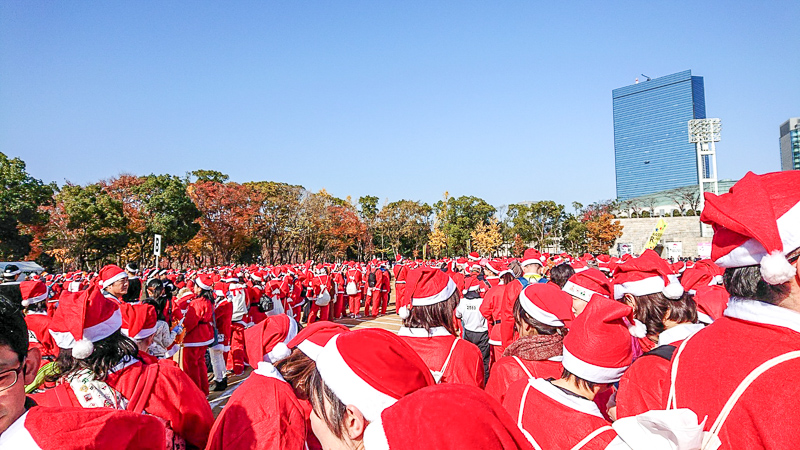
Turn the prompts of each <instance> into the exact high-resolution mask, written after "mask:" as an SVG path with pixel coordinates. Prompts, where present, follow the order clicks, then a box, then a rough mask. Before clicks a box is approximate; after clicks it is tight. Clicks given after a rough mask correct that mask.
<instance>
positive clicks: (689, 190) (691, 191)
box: [675, 186, 700, 216]
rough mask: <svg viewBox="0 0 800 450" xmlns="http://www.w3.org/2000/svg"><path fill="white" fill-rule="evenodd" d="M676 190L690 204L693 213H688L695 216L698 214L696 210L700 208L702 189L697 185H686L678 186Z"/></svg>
mask: <svg viewBox="0 0 800 450" xmlns="http://www.w3.org/2000/svg"><path fill="white" fill-rule="evenodd" d="M676 191H677V192H676V194H675V195H676V196H677V197H678V198H680V199H681V200H682V201H683V203H685V204H686V205H688V206H689V211H690V212H691V213H688V212H687V215H691V216H694V215H695V214H697V213H696V211H697V210H698V209H699V208H700V190H699V189H698V188H697V186H686V187H682V188H678V189H676Z"/></svg>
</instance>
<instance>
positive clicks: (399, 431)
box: [364, 384, 531, 450]
mask: <svg viewBox="0 0 800 450" xmlns="http://www.w3.org/2000/svg"><path fill="white" fill-rule="evenodd" d="M465 411H469V413H468V415H469V418H468V420H465V417H464V415H465V414H464V412H465ZM422 448H435V449H437V450H471V449H474V450H501V449H502V450H506V449H520V450H522V449H525V450H527V449H530V448H531V444H530V443H529V442H528V440H527V439H526V438H525V436H524V435H523V434H522V432H521V430H520V429H519V428H518V427H517V425H516V423H515V422H514V419H513V418H511V417H510V416H509V415H508V413H507V412H506V411H505V410H504V409H503V407H502V406H501V405H500V404H499V403H497V401H496V400H494V399H492V398H491V397H489V396H488V395H486V393H484V392H481V390H480V389H477V388H474V387H472V386H465V385H459V384H441V385H437V386H430V387H426V388H423V389H420V390H418V391H416V392H414V393H412V394H410V395H407V396H405V397H403V398H401V399H400V400H398V401H397V403H395V404H394V405H392V406H390V407H388V408H386V409H384V410H383V413H382V414H381V416H380V421H377V422H374V423H371V424H370V425H369V427H367V432H366V433H365V434H364V449H365V450H389V449H391V450H417V449H422Z"/></svg>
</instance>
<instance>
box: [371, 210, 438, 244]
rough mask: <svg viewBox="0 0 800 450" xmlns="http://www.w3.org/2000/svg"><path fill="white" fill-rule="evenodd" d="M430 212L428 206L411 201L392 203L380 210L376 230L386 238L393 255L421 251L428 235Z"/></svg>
mask: <svg viewBox="0 0 800 450" xmlns="http://www.w3.org/2000/svg"><path fill="white" fill-rule="evenodd" d="M432 211H433V210H432V208H431V207H430V206H428V204H426V203H422V202H419V201H412V200H399V201H396V202H392V203H389V204H388V205H386V206H384V207H383V208H382V209H381V211H380V213H379V214H378V225H377V230H378V231H379V232H380V233H381V236H384V237H385V238H386V240H387V244H388V245H389V246H390V248H391V251H392V254H393V255H397V254H402V255H405V256H408V255H411V254H413V253H414V251H415V250H417V251H421V249H422V246H423V245H425V242H427V239H428V234H429V233H430V229H431V228H430V215H431V213H432Z"/></svg>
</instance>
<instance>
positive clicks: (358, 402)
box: [316, 328, 434, 422]
mask: <svg viewBox="0 0 800 450" xmlns="http://www.w3.org/2000/svg"><path fill="white" fill-rule="evenodd" d="M316 362H317V370H318V371H319V374H320V376H321V377H322V379H323V380H324V381H325V384H326V385H327V386H328V387H329V388H330V389H331V390H332V391H333V393H334V394H336V396H337V397H338V398H339V400H341V401H342V403H344V404H345V405H353V406H355V407H357V408H358V409H359V410H360V411H361V413H362V414H363V415H364V418H366V419H367V420H368V421H369V422H376V421H378V420H380V417H381V413H382V412H383V410H384V409H386V408H388V407H389V406H392V405H393V404H395V403H396V402H397V400H399V399H401V398H403V397H405V396H406V395H408V394H411V393H412V392H415V391H417V390H419V389H422V388H424V387H427V386H431V385H433V384H434V381H433V376H432V375H431V372H430V370H429V369H428V366H426V365H425V362H424V361H422V359H421V358H420V357H419V355H418V354H417V352H416V351H415V350H414V349H413V348H411V347H410V346H409V345H408V344H406V343H405V342H403V340H402V339H400V338H399V337H397V336H396V335H395V334H394V333H392V332H390V331H387V330H383V329H380V328H365V329H360V330H355V331H351V332H348V333H342V334H339V335H336V336H334V337H333V338H332V339H331V340H330V341H329V342H328V344H327V345H325V347H324V348H323V349H322V351H321V352H320V354H319V356H318V357H317V361H316Z"/></svg>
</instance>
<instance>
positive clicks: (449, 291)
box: [411, 277, 457, 306]
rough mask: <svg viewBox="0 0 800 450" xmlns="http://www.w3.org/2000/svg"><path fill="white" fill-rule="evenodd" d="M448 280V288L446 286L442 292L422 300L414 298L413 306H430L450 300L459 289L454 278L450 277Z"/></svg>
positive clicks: (412, 300)
mask: <svg viewBox="0 0 800 450" xmlns="http://www.w3.org/2000/svg"><path fill="white" fill-rule="evenodd" d="M447 278H448V280H447V286H445V287H444V289H442V291H441V292H439V293H437V294H434V295H431V296H430V297H421V298H417V297H412V298H411V304H412V305H413V306H428V305H433V304H436V303H439V302H443V301H445V300H447V299H448V298H450V296H451V295H453V292H455V291H456V289H457V287H456V283H455V282H454V281H453V279H452V278H450V277H447Z"/></svg>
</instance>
